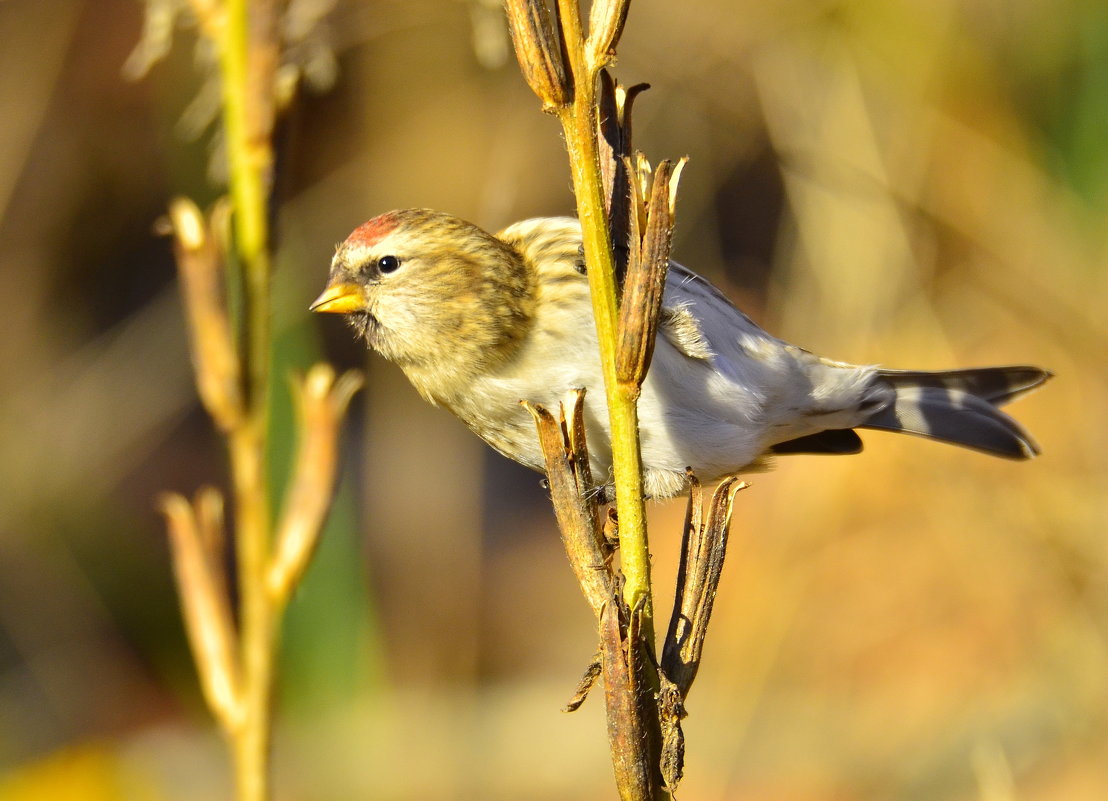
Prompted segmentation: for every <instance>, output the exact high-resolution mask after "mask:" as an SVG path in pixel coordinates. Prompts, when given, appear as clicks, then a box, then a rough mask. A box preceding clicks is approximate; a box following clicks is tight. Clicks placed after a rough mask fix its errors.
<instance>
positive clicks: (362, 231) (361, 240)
mask: <svg viewBox="0 0 1108 801" xmlns="http://www.w3.org/2000/svg"><path fill="white" fill-rule="evenodd" d="M399 222H400V221H399V219H397V214H396V212H392V211H389V212H386V213H384V214H379V215H378V216H376V217H374V218H373V219H372V220H369V221H368V222H364V223H362V224H361V225H359V226H358V227H357V228H355V229H354V232H353V233H352V234H350V236H348V237H347V238H346V241H347V243H349V244H351V245H361V246H363V247H372V246H373V245H375V244H377V243H378V242H379V241H380V240H381V239H383V238H384V237H386V236H388V235H389V234H391V233H392V232H393V231H394V230H396V226H397V225H398V224H399Z"/></svg>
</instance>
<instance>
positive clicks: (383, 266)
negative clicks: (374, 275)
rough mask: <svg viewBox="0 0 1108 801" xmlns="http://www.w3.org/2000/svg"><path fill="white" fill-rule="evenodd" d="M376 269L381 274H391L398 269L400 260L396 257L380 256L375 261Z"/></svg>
mask: <svg viewBox="0 0 1108 801" xmlns="http://www.w3.org/2000/svg"><path fill="white" fill-rule="evenodd" d="M377 269H378V270H380V271H381V272H382V273H393V272H396V271H397V270H398V269H400V259H398V258H396V256H382V257H381V258H379V259H378V260H377Z"/></svg>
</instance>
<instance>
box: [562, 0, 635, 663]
mask: <svg viewBox="0 0 1108 801" xmlns="http://www.w3.org/2000/svg"><path fill="white" fill-rule="evenodd" d="M559 6H560V9H561V17H562V26H563V28H562V30H563V32H564V34H565V37H566V51H567V53H568V55H569V60H570V65H571V67H572V70H573V76H574V98H573V103H572V104H570V105H568V106H562V107H561V108H559V109H558V118H559V120H560V122H561V124H562V129H563V130H564V132H565V137H566V146H567V149H568V150H569V157H570V166H571V170H572V173H573V189H574V193H575V194H576V196H577V216H578V217H579V219H580V220H581V228H582V237H583V244H584V249H585V263H586V264H587V265H588V270H587V275H588V279H589V290H590V295H591V297H592V305H593V315H594V317H595V319H596V333H597V338H598V339H599V341H600V361H601V365H602V368H603V371H604V392H605V398H606V400H607V402H608V416H609V422H610V426H611V430H612V463H613V471H614V473H615V476H614V478H615V488H616V508H617V509H618V510H619V547H620V565H621V567H622V570H623V575H624V579H625V583H624V597H625V599H626V601H627V605H628V606H629V607H631V608H632V609H635V608H641V609H642V610H643V613H644V617H645V619H644V621H643V632H644V633H645V635H646V637H647V639H648V641H649V642H653V626H652V624H651V621H652V619H653V600H652V597H651V587H650V551H649V548H648V544H647V533H646V511H645V505H644V500H643V482H642V457H641V454H640V450H639V420H638V394H639V390H638V387H636V386H635V385H633V384H629V383H625V382H621V381H619V380H618V378H617V375H616V348H617V344H618V338H617V325H618V320H619V301H618V292H619V287H618V286H617V284H616V278H615V275H616V271H615V263H614V261H613V258H612V243H611V238H610V235H609V231H608V221H607V216H606V212H605V208H604V193H603V187H602V182H601V177H600V162H599V154H598V149H597V143H596V135H597V134H596V131H597V127H596V83H597V68H596V67H595V65H592V64H587V63H586V59H585V56H584V47H583V45H582V42H583V40H582V34H581V20H580V16H579V13H580V12H579V10H578V7H577V3H576V2H575V0H559Z"/></svg>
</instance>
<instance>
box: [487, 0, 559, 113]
mask: <svg viewBox="0 0 1108 801" xmlns="http://www.w3.org/2000/svg"><path fill="white" fill-rule="evenodd" d="M504 8H505V9H506V11H507V12H508V24H509V27H510V29H511V31H512V44H513V45H514V46H515V51H516V59H517V60H518V61H519V67H520V71H521V72H523V77H524V78H525V79H526V81H527V85H528V86H530V87H531V90H532V91H533V92H534V93H535V94H536V95H538V96H539V99H540V100H542V103H543V109H544V110H545V111H552V110H554V109H555V108H559V107H561V106H565V105H567V104H568V103H570V102H571V101H572V100H573V83H572V78H571V77H570V76H571V75H572V74H573V73H572V70H571V69H570V67H569V64H567V63H566V58H565V53H564V51H563V49H562V43H561V40H560V39H559V37H558V35H557V33H556V32H555V26H554V23H553V20H552V19H551V13H550V9H549V8H548V7H547V5H546V3H545V2H544V0H506V2H505V3H504Z"/></svg>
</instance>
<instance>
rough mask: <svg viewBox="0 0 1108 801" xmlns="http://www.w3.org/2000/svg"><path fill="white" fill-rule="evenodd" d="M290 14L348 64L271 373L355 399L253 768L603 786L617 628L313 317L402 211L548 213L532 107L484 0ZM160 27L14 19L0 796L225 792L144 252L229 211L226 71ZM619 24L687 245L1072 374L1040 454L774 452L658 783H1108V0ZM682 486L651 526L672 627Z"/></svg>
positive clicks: (757, 787)
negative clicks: (607, 646)
mask: <svg viewBox="0 0 1108 801" xmlns="http://www.w3.org/2000/svg"><path fill="white" fill-rule="evenodd" d="M173 5H174V3H173V2H172V0H166V1H165V2H159V3H158V5H157V8H156V10H157V11H158V12H159V13H163V14H164V13H165V12H166V11H167V10H168V9H170V8H171V7H172V6H173ZM331 6H333V8H332V7H331ZM293 8H294V9H295V10H296V15H295V16H294V17H293V18H290V22H289V28H288V32H289V36H290V37H291V38H294V39H296V41H297V42H298V43H299V44H298V48H299V51H298V53H299V55H298V58H299V60H300V62H301V63H302V64H303V65H304V66H305V67H306V71H307V74H309V75H310V76H312V77H313V79H314V80H315V81H316V83H318V84H320V85H321V86H325V85H326V84H328V83H329V82H330V84H331V85H330V88H329V89H326V90H325V91H318V92H315V93H311V92H309V93H305V94H303V95H302V96H301V98H300V100H299V101H298V102H297V103H296V104H295V105H294V106H293V108H292V109H291V110H290V112H289V113H288V114H287V116H286V117H285V120H284V122H283V124H282V127H281V130H280V133H279V147H280V157H279V173H278V185H277V193H278V199H279V211H278V216H277V219H278V230H279V236H280V244H279V250H278V254H277V273H276V293H277V295H276V298H275V304H276V309H275V323H276V334H277V343H276V347H277V351H278V357H277V358H278V362H279V364H280V365H281V369H282V370H291V369H295V368H298V367H304V366H306V365H307V364H309V363H311V362H312V361H313V360H315V359H317V358H319V357H320V356H321V355H323V356H326V358H328V359H331V360H332V361H333V362H335V363H336V364H338V365H340V366H343V367H349V366H361V367H364V368H365V369H366V370H367V372H368V385H367V389H366V391H365V392H364V393H363V394H362V395H361V396H360V397H359V398H358V399H357V401H356V405H355V409H354V412H353V414H352V419H351V421H350V423H349V425H348V427H347V433H346V436H345V442H346V450H345V454H344V478H343V481H342V486H341V491H340V497H339V500H338V503H337V505H336V508H335V512H334V515H333V520H332V524H331V525H330V526H329V529H328V531H327V533H326V536H325V539H324V542H323V545H322V548H321V551H320V553H319V554H318V559H317V560H316V562H315V564H314V566H313V567H312V569H311V572H310V574H309V576H308V578H307V581H306V584H305V586H304V587H303V589H302V591H301V592H300V594H299V596H298V598H297V600H296V602H295V604H294V605H293V607H292V609H291V612H290V620H289V625H288V627H287V630H286V636H285V655H284V657H283V663H282V664H283V668H282V671H283V672H282V682H281V692H280V699H279V709H280V713H279V725H278V730H277V735H276V746H275V749H276V766H277V787H278V798H279V799H289V800H293V799H297V800H298V799H313V800H314V799H336V800H345V799H354V798H380V799H398V800H399V799H431V800H437V799H478V798H480V799H555V798H558V799H563V798H579V799H607V798H611V797H612V796H613V788H612V783H611V777H610V767H609V765H608V756H607V753H606V743H605V738H604V732H603V721H602V710H601V709H600V704H599V703H596V701H595V700H594V701H590V702H588V703H587V704H586V705H585V707H584V708H583V709H582V711H580V712H578V713H576V714H573V715H566V714H563V713H562V712H560V711H559V708H560V706H561V705H562V703H563V702H564V701H565V700H566V699H567V698H568V696H569V694H570V692H571V690H572V689H573V687H574V685H575V683H576V681H577V678H578V676H579V673H580V671H581V669H582V668H583V667H584V666H585V664H586V663H587V661H588V659H589V657H590V656H591V655H592V653H593V650H594V647H595V635H594V633H593V629H592V620H591V613H590V612H589V610H588V608H587V607H586V605H585V604H584V602H583V600H582V598H581V597H580V594H579V591H578V589H577V587H576V586H575V584H574V580H573V578H572V576H571V573H570V571H569V570H568V569H567V566H566V563H565V558H564V556H563V555H562V553H561V550H560V544H559V541H558V538H557V533H556V530H555V527H554V523H553V520H552V517H551V515H550V513H549V509H548V506H547V503H546V499H545V493H544V491H543V490H542V488H541V487H540V486H539V482H538V477H537V476H536V475H534V474H531V473H528V472H526V471H523V470H522V469H519V468H516V467H515V466H514V465H512V464H509V463H507V462H506V461H505V460H503V459H502V458H501V457H499V456H497V455H496V454H493V453H491V452H490V451H489V450H488V449H486V448H485V447H483V446H482V445H481V444H480V443H479V442H478V441H477V440H476V439H475V438H473V437H472V436H471V435H470V434H469V433H468V432H467V431H466V430H464V429H463V427H462V426H461V425H460V424H458V423H456V422H455V421H454V420H452V419H451V418H449V416H448V415H447V414H445V413H444V412H442V411H440V410H435V409H432V408H430V407H429V406H427V405H426V404H424V403H422V402H421V401H420V400H419V399H418V398H417V397H416V396H415V394H414V392H413V391H412V390H411V389H410V388H409V387H408V386H407V384H406V382H405V381H404V379H403V377H402V376H401V375H400V373H399V371H397V370H396V369H395V368H393V367H391V366H390V365H387V364H385V363H384V362H383V361H381V360H380V359H378V358H376V357H370V356H368V355H367V354H366V353H365V351H364V349H363V348H362V347H361V346H359V345H358V344H356V343H354V342H353V341H352V339H351V337H350V335H349V332H348V331H347V330H345V329H344V328H343V326H342V324H341V321H339V320H336V319H330V318H328V319H315V318H312V317H311V316H310V315H309V314H308V313H307V310H306V307H307V305H308V303H309V302H310V300H311V299H312V298H314V297H315V295H316V294H317V293H318V291H319V289H320V288H321V286H322V283H323V280H324V277H325V274H326V270H327V266H328V262H329V259H330V255H331V253H332V247H333V245H334V244H335V243H336V242H338V241H340V240H342V239H343V238H344V237H345V236H346V234H347V233H348V232H349V230H350V229H351V228H353V227H354V226H355V225H357V224H358V223H360V222H361V221H363V220H364V219H366V218H368V217H370V216H372V215H374V214H376V213H379V212H381V211H384V210H387V209H390V208H395V207H403V206H411V205H425V206H432V207H436V208H440V209H444V210H449V211H452V212H454V213H456V214H459V215H461V216H463V217H466V218H468V219H471V220H473V221H475V222H478V223H479V224H482V225H483V226H485V227H486V228H489V229H496V228H497V227H499V226H502V225H504V224H507V223H509V222H511V221H513V220H515V219H519V218H522V217H525V216H529V215H548V214H564V213H568V212H570V211H571V209H572V196H571V193H570V189H569V175H568V170H567V168H566V165H565V159H564V153H563V149H562V145H561V142H560V137H559V132H558V129H557V124H556V122H555V121H554V120H553V119H552V118H550V117H548V116H545V115H543V114H542V113H540V111H539V108H538V102H537V101H536V99H535V98H534V97H533V96H532V95H531V94H530V93H529V91H528V90H527V89H526V87H525V86H524V84H523V82H522V80H521V79H520V77H519V75H518V72H517V70H516V67H515V64H514V61H513V60H512V58H511V54H510V48H509V44H508V42H507V40H506V38H505V33H504V22H503V19H502V12H501V11H500V8H499V5H498V3H497V2H496V0H468V1H467V0H365V2H355V1H354V0H339V1H338V2H325V0H315V2H308V1H305V0H301V2H296V3H293ZM324 12H326V16H325V17H323V18H322V20H321V21H318V20H317V22H318V24H314V25H313V24H312V23H313V19H314V18H315V17H318V16H319V15H321V14H323V13H324ZM143 18H144V6H143V4H142V3H140V2H138V0H6V1H5V2H0V112H2V114H3V120H4V122H3V124H2V125H0V355H2V365H3V369H2V370H0V799H3V801H15V800H17V799H18V800H20V801H22V799H127V800H129V799H142V800H143V801H160V800H162V799H164V800H165V801H176V799H227V798H229V790H228V787H229V785H230V782H229V772H228V767H227V764H226V761H225V755H224V752H223V750H222V744H221V742H220V741H219V737H218V735H217V734H216V732H215V729H214V727H213V725H212V724H211V722H210V720H209V719H208V716H207V714H206V712H205V709H204V707H203V704H202V702H201V700H200V698H199V694H198V692H197V690H196V686H195V679H194V675H193V670H192V665H191V661H190V656H189V653H188V651H187V647H186V645H185V641H184V636H183V632H182V629H181V625H180V623H179V620H178V613H177V608H176V600H175V597H174V593H173V588H172V582H171V572H170V564H169V562H168V555H167V550H166V543H165V539H164V534H163V525H162V521H161V520H160V519H159V518H158V516H157V514H156V512H155V498H156V496H157V494H158V493H159V492H160V491H162V490H166V489H173V490H178V491H183V492H186V493H190V492H192V491H193V490H194V489H195V488H197V487H198V486H201V485H202V484H205V483H212V482H214V483H217V484H222V483H224V482H225V478H226V467H225V458H224V454H223V452H222V446H221V444H220V442H219V440H218V439H217V438H216V437H215V435H214V434H213V431H212V427H211V425H210V424H209V421H208V420H207V419H206V418H205V416H204V414H203V412H202V411H201V410H200V409H199V406H198V403H197V401H196V399H195V393H194V389H193V387H192V384H191V376H190V372H189V365H188V355H187V352H186V346H185V338H184V329H183V321H182V315H181V311H180V306H179V301H178V297H177V292H176V287H175V282H174V269H173V264H172V260H171V257H170V254H169V246H168V242H167V241H166V240H165V239H162V238H158V237H157V236H155V235H154V234H153V227H154V222H155V220H156V219H157V218H158V217H159V216H160V215H161V214H162V213H163V210H164V209H165V207H166V203H167V201H168V199H169V198H170V197H172V196H173V195H175V194H179V193H186V194H189V195H190V196H192V197H194V198H196V199H197V200H198V201H199V202H201V203H210V202H211V201H212V200H214V198H215V197H216V196H217V195H218V192H219V190H218V188H217V186H215V185H214V184H213V183H212V182H211V180H210V178H209V172H210V171H209V164H210V163H211V161H212V150H213V147H216V148H217V147H218V145H213V141H212V135H211V128H210V126H208V125H207V120H208V119H209V117H208V112H209V111H210V110H211V107H212V100H213V97H212V94H211V87H210V86H207V88H205V86H206V79H205V77H204V76H205V68H204V66H203V65H204V63H205V60H204V54H203V53H197V52H196V49H195V43H196V40H195V35H194V31H192V30H191V29H189V27H188V26H187V25H185V26H184V27H182V28H179V29H178V30H177V32H176V33H175V34H174V35H173V37H172V39H171V42H172V48H171V49H170V50H169V52H168V53H167V54H166V56H165V58H164V59H162V60H161V61H160V62H158V63H156V64H154V65H153V66H152V67H151V68H150V69H149V71H148V72H147V73H146V74H145V76H143V77H141V78H140V79H138V80H133V79H129V78H126V77H124V71H125V70H124V67H125V65H128V64H129V65H130V67H129V70H128V71H129V72H131V73H134V72H137V71H138V70H137V67H138V66H141V59H139V58H138V57H136V56H133V55H132V53H133V52H134V50H135V48H136V46H137V44H138V43H139V41H140V39H141V37H142V29H143ZM163 18H164V17H163ZM157 19H159V18H158V17H155V22H156V21H157ZM152 30H156V26H155V29H152ZM148 41H154V40H149V39H148ZM144 52H145V51H144ZM620 52H621V60H620V62H619V64H618V66H617V69H616V74H617V75H618V77H619V78H620V79H621V80H622V81H623V82H624V83H635V82H639V81H648V82H650V83H651V84H653V88H652V89H651V90H650V91H649V92H648V93H647V94H646V95H644V96H643V97H641V98H640V100H639V102H638V104H637V106H636V111H637V114H636V134H637V139H638V144H639V146H640V147H641V148H642V149H644V150H645V151H646V152H647V154H648V155H649V156H650V157H651V158H653V159H660V158H663V157H674V156H680V155H684V154H687V155H689V156H690V157H691V163H690V165H689V167H688V169H687V170H686V172H685V175H684V179H683V181H682V185H681V193H680V201H679V214H678V221H679V222H678V229H677V239H676V251H675V253H676V257H677V258H678V259H679V260H681V261H682V262H684V263H686V264H689V265H692V266H693V267H695V268H696V269H698V270H699V271H701V272H703V273H705V274H706V275H708V276H710V277H711V278H712V279H713V280H715V281H716V282H717V283H719V284H720V285H721V286H722V287H724V288H725V289H726V291H727V292H728V294H730V295H731V296H732V297H733V298H735V299H736V300H737V301H738V302H739V303H740V304H741V305H742V306H743V308H744V309H746V310H747V311H748V312H749V313H750V314H751V315H752V316H753V317H755V318H756V319H757V320H759V321H760V322H762V323H763V324H764V325H766V326H767V327H769V328H770V330H772V331H773V332H774V333H777V334H779V335H781V336H783V337H785V338H787V339H789V340H791V341H793V342H796V343H798V344H801V345H803V346H805V347H808V348H810V349H812V350H815V351H817V352H820V353H824V354H827V355H830V356H833V357H836V358H841V359H845V360H850V361H856V362H881V363H884V364H887V365H889V366H895V367H909V368H918V369H925V368H942V367H953V366H971V365H984V364H994V363H1032V364H1040V365H1043V366H1047V367H1049V368H1051V369H1052V370H1053V371H1055V373H1056V374H1057V378H1055V380H1054V381H1053V382H1052V383H1051V384H1050V385H1049V386H1048V387H1047V388H1046V389H1045V390H1044V391H1042V392H1040V393H1037V394H1035V395H1033V396H1031V397H1029V398H1027V399H1026V400H1023V401H1020V402H1019V403H1018V404H1017V405H1016V406H1015V407H1014V411H1015V413H1016V415H1017V416H1018V417H1019V418H1020V419H1021V420H1022V421H1023V422H1025V423H1026V424H1027V425H1028V426H1029V427H1030V429H1031V430H1032V431H1034V432H1035V434H1036V435H1037V437H1038V438H1039V440H1040V441H1041V444H1042V446H1043V450H1044V454H1043V456H1042V457H1041V458H1040V459H1038V460H1036V461H1034V462H1031V463H1022V464H1014V463H1008V462H1004V461H1000V460H994V459H990V458H988V457H985V456H981V455H978V454H975V453H971V452H967V451H962V450H958V449H954V448H948V447H944V446H940V445H935V444H932V443H927V442H922V441H918V440H911V439H908V438H903V437H892V436H888V435H881V434H879V433H870V434H867V435H866V436H865V439H866V446H867V447H866V451H865V453H863V454H862V455H859V456H855V457H851V458H831V457H792V458H788V459H782V460H781V462H780V465H779V469H778V470H777V471H776V472H773V473H769V474H764V475H757V476H754V477H752V483H753V486H752V488H751V489H749V490H747V491H745V492H744V493H742V494H741V495H740V496H739V501H738V506H737V512H736V515H735V523H734V529H733V540H732V543H733V544H732V546H731V553H730V559H729V563H728V565H727V567H726V570H725V573H724V577H723V584H722V588H721V590H720V593H719V597H718V601H717V604H716V610H717V611H716V617H715V620H714V622H713V626H712V631H711V634H710V636H709V640H708V643H707V649H706V658H705V664H704V667H703V668H702V670H701V672H700V678H699V681H698V683H697V686H696V688H695V689H694V690H693V692H692V695H691V697H690V699H689V709H690V716H689V718H688V720H687V721H686V727H685V728H686V733H687V736H688V765H687V779H686V781H685V783H684V785H683V786H682V792H681V797H682V798H688V799H697V800H698V801H713V800H717V799H718V800H719V801H722V800H723V799H728V800H734V801H739V800H743V801H745V800H746V799H773V800H774V801H831V800H832V799H834V800H835V801H854V800H855V799H858V800H861V799H897V800H898V801H901V800H902V801H915V800H916V799H920V800H921V801H922V799H928V800H937V801H956V800H957V801H961V800H963V799H965V800H969V799H980V800H981V801H1014V800H1015V799H1020V800H1021V801H1063V800H1065V801H1096V800H1097V799H1104V798H1108V500H1106V497H1105V496H1106V491H1108V435H1106V428H1108V422H1106V416H1108V415H1106V412H1108V355H1106V354H1108V348H1106V334H1108V273H1106V270H1105V267H1106V266H1108V263H1106V259H1108V5H1105V4H1104V3H1103V2H1102V0H1058V1H1057V2H1051V3H1046V2H1040V1H1039V0H932V2H927V3H921V2H912V1H911V0H881V1H880V2H875V1H874V0H793V2H762V1H761V0H759V1H757V2H755V0H698V1H697V2H689V3H674V2H662V1H661V0H636V2H635V3H634V4H633V6H632V10H631V16H630V21H629V24H628V26H627V31H626V34H625V36H624V39H623V43H622V46H621V51H620ZM216 160H218V159H216ZM284 403H285V402H284V401H281V404H284ZM281 404H279V407H278V409H277V412H276V415H277V418H278V419H279V420H280V419H283V418H282V416H285V417H287V409H286V408H285V407H284V405H281ZM289 437H290V434H289V433H288V432H287V431H284V433H282V434H281V435H280V437H279V438H280V448H279V452H278V454H277V456H276V458H275V470H278V471H280V470H282V469H283V465H284V464H285V457H284V456H283V454H285V453H287V449H288V448H289V447H290V446H291V442H290V441H289ZM682 515H683V505H682V504H681V503H680V502H675V503H672V504H666V505H654V506H652V508H651V525H652V545H653V552H654V558H655V566H656V572H655V582H656V586H657V588H658V593H659V600H658V603H659V606H660V608H662V609H663V610H668V605H669V602H670V593H671V588H672V584H673V573H674V562H675V554H676V550H677V544H678V537H679V523H680V519H681V517H682ZM662 617H663V618H664V615H662Z"/></svg>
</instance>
